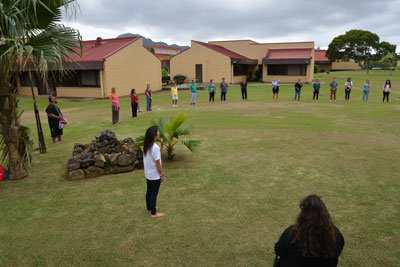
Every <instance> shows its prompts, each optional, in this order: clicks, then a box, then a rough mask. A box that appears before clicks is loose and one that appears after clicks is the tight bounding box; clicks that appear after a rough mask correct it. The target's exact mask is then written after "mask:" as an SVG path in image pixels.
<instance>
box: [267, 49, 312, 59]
mask: <svg viewBox="0 0 400 267" xmlns="http://www.w3.org/2000/svg"><path fill="white" fill-rule="evenodd" d="M312 52H313V49H312V48H295V49H293V48H292V49H268V51H267V53H266V54H265V56H264V59H268V60H281V59H311V58H312Z"/></svg>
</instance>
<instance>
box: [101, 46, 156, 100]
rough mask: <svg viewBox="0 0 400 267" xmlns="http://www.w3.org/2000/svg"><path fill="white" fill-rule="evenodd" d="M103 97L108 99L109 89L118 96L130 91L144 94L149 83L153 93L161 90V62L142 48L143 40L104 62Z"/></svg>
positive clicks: (127, 93)
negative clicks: (113, 88) (133, 89)
mask: <svg viewBox="0 0 400 267" xmlns="http://www.w3.org/2000/svg"><path fill="white" fill-rule="evenodd" d="M103 82H104V83H103V84H104V97H109V96H110V93H111V88H112V87H115V88H116V89H117V94H118V95H119V96H127V95H129V94H130V92H131V89H132V88H135V89H136V93H139V94H141V93H144V91H145V90H146V85H147V84H148V83H149V84H150V87H151V89H152V90H153V91H159V90H161V89H162V88H161V86H162V85H161V61H160V60H159V59H158V58H157V57H156V56H154V55H153V54H152V53H151V52H150V51H148V50H147V49H146V48H144V47H143V39H142V38H140V39H139V40H137V41H136V42H133V43H132V44H130V45H128V46H126V47H125V48H123V49H121V50H120V51H118V52H117V53H115V54H113V55H111V56H110V57H108V58H107V59H106V61H105V62H104V75H103Z"/></svg>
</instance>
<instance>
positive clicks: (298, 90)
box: [294, 79, 303, 101]
mask: <svg viewBox="0 0 400 267" xmlns="http://www.w3.org/2000/svg"><path fill="white" fill-rule="evenodd" d="M302 87H303V83H302V82H301V79H299V80H298V81H297V83H296V84H295V85H294V89H295V90H294V101H296V99H297V101H300V93H301V88H302Z"/></svg>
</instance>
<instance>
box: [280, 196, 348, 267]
mask: <svg viewBox="0 0 400 267" xmlns="http://www.w3.org/2000/svg"><path fill="white" fill-rule="evenodd" d="M300 209H301V212H300V214H299V215H298V217H297V221H296V224H295V225H292V226H290V227H288V228H287V229H286V230H285V231H284V232H283V233H282V235H281V237H280V238H279V241H278V242H277V243H276V244H275V253H276V255H277V256H279V257H280V258H279V266H281V267H285V266H290V267H302V266H304V267H305V266H307V267H314V266H315V267H317V266H318V267H319V266H321V267H322V266H323V267H334V266H337V264H338V259H339V256H340V253H341V252H342V250H343V246H344V238H343V235H342V234H341V233H340V231H339V229H338V228H337V227H336V226H334V225H333V223H332V220H331V218H330V215H329V212H328V210H327V208H326V206H325V204H324V202H322V200H321V198H320V197H319V196H316V195H309V196H307V197H306V198H304V199H303V200H302V201H301V202H300Z"/></svg>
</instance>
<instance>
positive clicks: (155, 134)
mask: <svg viewBox="0 0 400 267" xmlns="http://www.w3.org/2000/svg"><path fill="white" fill-rule="evenodd" d="M159 137H160V132H159V130H158V128H157V126H151V127H149V128H148V129H147V131H146V134H145V136H144V143H143V164H144V175H145V176H146V181H147V191H146V207H147V212H150V213H151V217H153V218H157V217H162V216H164V213H160V212H157V196H158V191H159V189H160V184H161V182H163V181H164V180H165V178H164V174H163V171H162V164H161V151H160V147H159V146H158V145H157V144H156V143H155V142H156V141H157V139H158V138H159Z"/></svg>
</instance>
